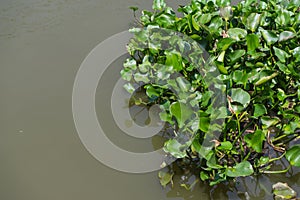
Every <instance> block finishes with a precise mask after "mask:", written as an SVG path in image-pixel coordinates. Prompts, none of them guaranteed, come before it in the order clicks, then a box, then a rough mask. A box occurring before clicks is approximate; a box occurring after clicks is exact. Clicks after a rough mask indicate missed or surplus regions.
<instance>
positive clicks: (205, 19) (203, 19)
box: [199, 13, 211, 24]
mask: <svg viewBox="0 0 300 200" xmlns="http://www.w3.org/2000/svg"><path fill="white" fill-rule="evenodd" d="M210 20H211V14H209V13H207V14H203V15H201V17H200V19H199V21H200V23H201V24H206V23H208V22H210Z"/></svg>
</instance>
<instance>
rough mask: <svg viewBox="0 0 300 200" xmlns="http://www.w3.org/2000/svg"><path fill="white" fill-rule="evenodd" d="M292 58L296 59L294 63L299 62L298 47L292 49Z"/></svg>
mask: <svg viewBox="0 0 300 200" xmlns="http://www.w3.org/2000/svg"><path fill="white" fill-rule="evenodd" d="M293 57H294V58H296V60H295V62H300V47H296V48H295V49H293Z"/></svg>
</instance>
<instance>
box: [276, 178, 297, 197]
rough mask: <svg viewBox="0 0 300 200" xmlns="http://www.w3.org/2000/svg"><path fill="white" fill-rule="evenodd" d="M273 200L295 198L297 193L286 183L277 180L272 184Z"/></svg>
mask: <svg viewBox="0 0 300 200" xmlns="http://www.w3.org/2000/svg"><path fill="white" fill-rule="evenodd" d="M272 189H273V195H274V199H275V200H277V199H278V200H288V199H296V196H297V193H296V192H295V191H294V190H293V189H292V188H291V187H289V186H288V184H287V183H281V182H278V183H276V184H274V185H272Z"/></svg>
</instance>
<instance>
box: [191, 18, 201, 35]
mask: <svg viewBox="0 0 300 200" xmlns="http://www.w3.org/2000/svg"><path fill="white" fill-rule="evenodd" d="M192 24H193V27H194V29H195V30H196V31H199V30H200V27H199V25H198V23H197V22H196V20H195V16H194V15H193V16H192Z"/></svg>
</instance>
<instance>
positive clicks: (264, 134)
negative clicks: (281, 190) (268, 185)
mask: <svg viewBox="0 0 300 200" xmlns="http://www.w3.org/2000/svg"><path fill="white" fill-rule="evenodd" d="M299 6H300V1H298V0H290V1H289V0H261V1H256V0H246V1H242V2H241V3H239V4H238V5H236V6H232V5H231V3H230V1H229V0H192V1H191V3H190V4H188V5H185V6H180V7H179V8H178V10H177V12H174V10H173V9H172V8H170V7H168V6H167V5H166V3H165V2H164V1H163V0H154V2H153V11H147V10H143V11H142V12H141V16H140V17H139V18H137V24H138V26H137V27H135V28H132V29H131V30H130V31H131V32H132V33H133V34H134V37H133V38H132V40H131V41H130V43H129V44H128V46H127V49H128V53H129V54H130V56H131V57H130V58H129V59H127V60H126V62H125V63H124V68H123V69H122V71H121V75H122V78H123V79H124V80H126V81H128V82H127V83H126V85H125V86H124V87H125V89H126V90H127V91H128V92H130V93H133V97H134V93H135V92H136V89H135V88H137V87H139V90H140V91H141V92H144V93H145V95H146V96H147V98H133V99H134V104H136V105H145V106H148V107H150V106H151V105H154V104H158V105H160V108H161V112H160V118H161V120H163V121H164V122H166V123H167V125H166V126H168V128H171V129H172V130H173V131H172V132H171V133H169V136H168V138H167V141H166V142H165V145H164V151H165V152H166V153H168V154H169V155H170V156H171V157H173V158H176V159H177V161H176V165H177V166H179V167H181V168H192V169H193V170H195V172H197V173H199V177H200V178H201V180H202V181H207V182H209V184H210V185H215V184H218V183H220V182H223V181H227V180H233V179H234V178H235V177H240V176H250V175H254V174H259V173H285V172H287V171H288V170H289V169H290V166H296V167H300V145H299V144H297V140H298V139H299V138H300V137H299V136H300V101H299V99H300V45H299V44H300V32H299V31H300V28H299V27H300V9H299ZM132 9H133V10H134V12H136V11H137V8H135V7H132ZM298 143H299V142H298ZM280 159H282V160H286V161H287V162H288V163H289V164H290V166H288V167H287V168H283V169H279V170H276V171H273V169H272V164H273V163H274V162H275V161H277V160H280ZM167 162H168V161H167V160H166V161H165V163H164V164H167ZM172 175H173V174H172V173H169V172H160V173H159V177H160V179H161V183H162V185H166V184H168V183H170V182H172Z"/></svg>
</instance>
